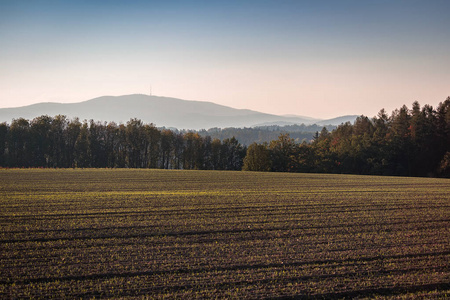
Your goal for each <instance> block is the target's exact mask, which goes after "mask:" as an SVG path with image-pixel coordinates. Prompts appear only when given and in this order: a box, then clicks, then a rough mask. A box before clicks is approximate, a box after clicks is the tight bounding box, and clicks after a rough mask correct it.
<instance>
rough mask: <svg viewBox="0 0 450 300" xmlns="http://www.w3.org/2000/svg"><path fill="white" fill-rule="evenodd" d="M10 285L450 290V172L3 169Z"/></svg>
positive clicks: (377, 294)
mask: <svg viewBox="0 0 450 300" xmlns="http://www.w3.org/2000/svg"><path fill="white" fill-rule="evenodd" d="M0 228H1V231H0V249H1V251H0V261H1V264H0V297H1V298H21V297H40V298H61V297H66V298H67V297H71V298H74V297H84V298H92V297H114V298H116V297H141V296H149V297H151V298H165V297H169V298H187V299H192V298H214V297H219V298H237V299H242V298H274V297H287V298H289V297H309V298H313V299H314V298H318V299H322V298H364V297H368V298H380V299H386V298H392V299H401V298H407V299H409V298H428V297H430V298H443V299H444V298H446V297H448V296H449V295H450V285H449V278H450V245H449V240H450V181H449V180H446V179H431V178H402V177H371V176H353V175H326V174H320V175H319V174H290V173H253V172H215V171H175V170H173V171H167V170H111V169H97V170H95V169H85V170H82V169H75V170H73V169H70V170H69V169H61V170H0Z"/></svg>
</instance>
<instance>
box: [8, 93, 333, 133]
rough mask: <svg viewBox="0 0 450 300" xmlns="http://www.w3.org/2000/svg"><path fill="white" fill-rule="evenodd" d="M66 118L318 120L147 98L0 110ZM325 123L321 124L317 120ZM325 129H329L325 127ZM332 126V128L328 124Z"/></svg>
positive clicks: (184, 123) (230, 122)
mask: <svg viewBox="0 0 450 300" xmlns="http://www.w3.org/2000/svg"><path fill="white" fill-rule="evenodd" d="M59 114H61V115H66V116H67V117H69V118H74V117H78V118H80V120H84V119H86V120H90V119H93V120H95V121H106V122H110V121H114V122H116V123H126V122H127V121H129V120H130V119H131V118H137V119H140V120H142V121H143V122H144V123H153V124H155V126H157V127H174V128H178V129H196V130H198V129H208V128H213V127H218V128H226V127H252V126H255V125H261V124H269V123H270V124H272V125H275V124H277V123H280V124H283V125H286V124H302V123H304V124H311V123H314V122H313V121H319V120H317V119H311V118H308V117H300V116H277V115H272V114H265V113H260V112H257V111H253V110H248V109H235V108H231V107H227V106H223V105H218V104H214V103H211V102H203V101H191V100H181V99H176V98H169V97H159V96H148V95H141V94H135V95H125V96H117V97H116V96H104V97H99V98H95V99H91V100H88V101H84V102H79V103H50V102H49V103H38V104H33V105H29V106H23V107H16V108H2V109H0V122H8V123H10V122H11V120H12V119H17V118H20V117H22V118H25V119H30V120H31V119H33V118H35V117H37V116H41V115H49V116H55V115H59ZM320 122H324V120H320ZM327 125H330V124H328V123H327ZM331 125H332V124H331Z"/></svg>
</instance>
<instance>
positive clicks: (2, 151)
mask: <svg viewBox="0 0 450 300" xmlns="http://www.w3.org/2000/svg"><path fill="white" fill-rule="evenodd" d="M245 153H246V148H245V147H243V146H242V145H241V144H239V142H238V141H237V140H236V139H235V138H229V139H224V140H223V141H220V140H218V139H211V138H210V137H201V136H200V135H199V134H198V133H196V132H184V133H177V132H174V131H172V130H168V129H158V128H156V127H155V126H154V125H153V124H144V123H143V122H142V121H141V120H138V119H131V120H130V121H128V122H127V123H126V124H116V123H114V122H110V123H106V122H104V123H101V122H95V121H93V120H90V121H84V122H80V121H79V119H77V118H75V119H73V120H69V119H68V118H67V117H66V116H63V115H58V116H55V117H49V116H40V117H37V118H35V119H33V120H31V121H29V120H26V119H24V118H19V119H15V120H13V121H12V122H11V125H9V124H6V123H2V124H0V166H3V167H45V168H56V167H57V168H71V167H77V168H161V169H204V170H240V169H241V168H242V164H243V159H244V156H245Z"/></svg>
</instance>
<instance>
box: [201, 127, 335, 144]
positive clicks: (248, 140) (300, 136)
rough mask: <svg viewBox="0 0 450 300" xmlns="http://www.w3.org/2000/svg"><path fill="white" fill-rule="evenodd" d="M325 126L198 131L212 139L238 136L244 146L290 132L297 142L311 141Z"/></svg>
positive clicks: (260, 142) (331, 128) (329, 128)
mask: <svg viewBox="0 0 450 300" xmlns="http://www.w3.org/2000/svg"><path fill="white" fill-rule="evenodd" d="M336 127H337V126H333V125H326V126H325V128H327V130H329V131H332V130H333V129H336ZM322 128H323V126H320V125H316V124H314V125H305V124H301V125H285V126H279V125H267V126H257V127H246V128H234V127H231V128H223V129H222V128H211V129H208V130H200V131H198V133H199V134H200V135H201V136H203V137H207V136H210V137H211V138H212V139H214V138H217V139H219V140H223V139H227V138H232V137H234V138H236V139H237V140H238V141H239V143H241V144H242V145H244V146H249V145H250V144H252V143H255V142H256V143H258V144H262V143H265V142H267V143H270V142H271V141H273V140H276V139H278V137H279V136H280V135H281V134H289V136H290V137H291V138H292V139H294V141H295V142H296V143H302V142H307V143H309V142H311V141H312V140H313V138H314V134H315V133H316V132H319V131H321V130H322Z"/></svg>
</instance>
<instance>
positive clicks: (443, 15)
mask: <svg viewBox="0 0 450 300" xmlns="http://www.w3.org/2000/svg"><path fill="white" fill-rule="evenodd" d="M449 16H450V1H448V0H442V1H438V0H423V1H416V0H405V1H395V0H386V1H384V0H366V1H364V0H353V1H350V0H349V1H346V0H343V1H338V0H332V1H317V0H311V1H300V0H298V1H295V0H292V1H284V0H276V1H275V0H274V1H265V0H260V1H252V0H240V1H234V0H228V1H211V0H210V1H188V0H184V1H167V0H166V1H164V0H163V1H93V0H76V1H63V0H61V1H40V0H33V1H26V0H23V1H22V0H11V1H5V0H0V107H14V106H23V105H28V104H32V103H37V102H47V101H52V102H80V101H84V100H88V99H91V98H95V97H98V96H104V95H117V96H118V95H126V94H135V93H141V94H148V93H150V86H151V87H152V91H153V94H155V95H158V96H167V97H177V98H182V99H189V100H201V101H211V102H215V103H218V104H223V105H227V106H232V107H235V108H249V109H253V110H258V111H262V112H268V113H274V114H298V115H306V116H311V117H319V118H331V117H335V116H339V115H345V114H365V115H368V116H369V117H372V116H374V115H376V114H377V112H378V111H379V110H380V109H381V108H385V109H386V110H387V111H389V112H390V111H392V110H393V109H395V108H398V107H400V106H401V105H403V104H406V105H408V107H410V106H411V103H412V102H413V101H415V100H418V101H419V102H420V103H421V104H422V105H423V104H431V105H433V106H436V105H437V104H438V103H439V102H441V101H444V100H445V99H446V97H447V96H450V17H449Z"/></svg>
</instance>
